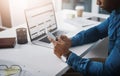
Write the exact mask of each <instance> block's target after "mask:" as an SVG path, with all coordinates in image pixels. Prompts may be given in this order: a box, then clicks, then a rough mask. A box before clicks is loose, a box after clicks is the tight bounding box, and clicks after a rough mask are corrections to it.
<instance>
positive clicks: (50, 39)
mask: <svg viewBox="0 0 120 76" xmlns="http://www.w3.org/2000/svg"><path fill="white" fill-rule="evenodd" d="M48 39H49V41H50V42H52V43H53V44H54V45H56V43H57V42H56V41H55V40H54V39H52V38H51V37H48Z"/></svg>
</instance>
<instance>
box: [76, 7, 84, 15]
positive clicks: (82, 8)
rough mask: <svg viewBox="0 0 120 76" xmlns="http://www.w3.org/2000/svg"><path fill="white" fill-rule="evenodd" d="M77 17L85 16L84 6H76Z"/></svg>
mask: <svg viewBox="0 0 120 76" xmlns="http://www.w3.org/2000/svg"><path fill="white" fill-rule="evenodd" d="M75 9H76V12H77V17H82V16H83V11H84V6H76V8H75Z"/></svg>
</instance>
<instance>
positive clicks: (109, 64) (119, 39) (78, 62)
mask: <svg viewBox="0 0 120 76" xmlns="http://www.w3.org/2000/svg"><path fill="white" fill-rule="evenodd" d="M105 37H108V38H109V46H108V52H109V55H108V57H107V59H106V61H105V63H101V62H96V61H91V60H90V59H87V58H81V57H80V56H77V55H76V54H74V53H71V54H70V56H69V57H68V60H67V64H68V65H70V66H71V67H72V68H73V69H75V70H76V71H78V72H80V73H82V74H83V75H84V76H86V75H87V74H88V75H89V76H120V10H113V11H112V13H111V14H110V16H109V17H108V18H107V19H106V20H105V21H104V22H102V23H101V24H99V25H98V26H95V27H92V28H90V29H88V30H85V31H82V32H79V33H78V34H76V35H75V36H74V37H72V39H71V41H72V46H78V45H83V44H87V43H91V42H95V41H97V40H99V39H103V38H105Z"/></svg>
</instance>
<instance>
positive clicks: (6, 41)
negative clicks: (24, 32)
mask: <svg viewBox="0 0 120 76" xmlns="http://www.w3.org/2000/svg"><path fill="white" fill-rule="evenodd" d="M15 44H16V39H15V38H14V37H12V38H0V48H14V46H15Z"/></svg>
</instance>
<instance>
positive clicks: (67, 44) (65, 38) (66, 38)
mask: <svg viewBox="0 0 120 76" xmlns="http://www.w3.org/2000/svg"><path fill="white" fill-rule="evenodd" d="M59 38H60V39H62V40H63V41H64V42H65V44H66V46H67V48H70V47H71V45H72V42H71V40H70V38H68V37H67V36H65V35H61V36H60V37H59ZM59 38H58V39H59Z"/></svg>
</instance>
